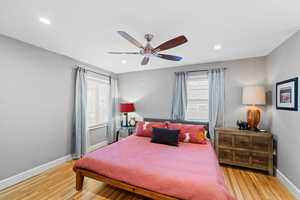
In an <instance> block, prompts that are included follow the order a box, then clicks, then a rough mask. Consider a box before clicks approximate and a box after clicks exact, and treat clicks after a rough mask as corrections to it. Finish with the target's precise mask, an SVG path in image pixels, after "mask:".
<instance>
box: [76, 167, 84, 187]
mask: <svg viewBox="0 0 300 200" xmlns="http://www.w3.org/2000/svg"><path fill="white" fill-rule="evenodd" d="M83 179H84V176H83V175H82V174H81V173H80V172H79V171H77V172H76V190H77V191H79V190H81V189H82V186H83Z"/></svg>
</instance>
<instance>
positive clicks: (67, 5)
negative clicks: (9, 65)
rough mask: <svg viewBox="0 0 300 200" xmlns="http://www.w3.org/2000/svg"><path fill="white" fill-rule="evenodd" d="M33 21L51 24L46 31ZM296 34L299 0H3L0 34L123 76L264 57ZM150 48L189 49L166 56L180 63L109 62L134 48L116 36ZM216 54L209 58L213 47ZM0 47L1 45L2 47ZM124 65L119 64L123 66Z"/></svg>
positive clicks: (136, 59) (130, 59)
mask: <svg viewBox="0 0 300 200" xmlns="http://www.w3.org/2000/svg"><path fill="white" fill-rule="evenodd" d="M39 17H46V18H49V19H50V20H51V22H52V24H51V25H50V26H48V25H44V24H41V23H40V22H39ZM299 28H300V1H299V0H225V1H220V0H193V1H191V0H189V1H183V0H152V1H143V0H127V1H122V0H119V1H117V0H107V1H102V0H1V3H0V33H1V34H4V35H7V36H10V37H13V38H17V39H19V40H22V41H25V42H28V43H31V44H33V45H36V46H39V47H42V48H45V49H48V50H51V51H54V52H57V53H60V54H63V55H67V56H70V57H73V58H75V59H77V60H80V61H83V62H86V63H89V64H92V65H95V66H99V67H101V68H104V69H107V70H110V71H113V72H116V73H121V72H129V71H137V70H144V69H154V68H163V67H173V66H179V65H186V64H194V63H203V62H212V61H221V60H222V61H223V60H231V59H239V58H246V57H255V56H264V55H267V54H268V53H269V52H270V51H271V50H273V49H274V48H276V47H277V46H278V45H279V44H280V43H281V42H283V41H284V40H285V39H287V38H288V37H289V36H291V34H293V33H294V32H295V31H296V30H298V29H299ZM118 30H123V31H126V32H128V33H129V34H131V35H132V36H134V37H135V38H136V39H138V40H139V41H141V42H143V43H144V42H145V40H144V34H145V33H153V34H154V35H155V37H154V39H153V41H152V44H153V46H154V47H155V46H157V45H159V44H160V43H162V42H164V41H166V40H169V39H171V38H173V37H176V36H179V35H185V36H186V37H187V38H188V40H189V41H188V43H186V44H184V45H182V46H179V47H176V48H174V49H172V50H167V51H165V52H164V53H167V54H174V55H178V56H182V57H183V58H184V59H183V60H182V61H180V62H174V61H167V60H162V59H159V58H151V60H150V64H149V65H148V66H140V62H141V59H142V57H141V56H140V55H126V56H125V55H109V54H107V52H108V51H135V50H137V48H136V47H135V46H133V45H132V44H130V43H129V42H128V41H126V40H125V39H123V38H121V37H120V36H119V35H118V34H117V33H116V31H118ZM218 43H220V44H222V47H223V48H222V50H219V51H214V50H213V46H214V45H215V44H218ZM0 45H1V44H0ZM124 59H125V60H127V63H126V64H122V63H121V61H122V60H124Z"/></svg>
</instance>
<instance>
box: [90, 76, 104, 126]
mask: <svg viewBox="0 0 300 200" xmlns="http://www.w3.org/2000/svg"><path fill="white" fill-rule="evenodd" d="M109 93H110V83H109V79H108V78H106V77H103V78H98V77H97V78H95V77H92V76H88V77H87V112H88V125H89V127H94V126H98V125H100V124H105V123H108V117H109V116H108V113H109V110H108V109H109Z"/></svg>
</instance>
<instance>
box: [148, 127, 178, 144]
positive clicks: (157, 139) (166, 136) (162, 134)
mask: <svg viewBox="0 0 300 200" xmlns="http://www.w3.org/2000/svg"><path fill="white" fill-rule="evenodd" d="M179 133H180V130H171V129H165V128H153V132H152V136H151V142H153V143H159V144H166V145H171V146H178V143H179Z"/></svg>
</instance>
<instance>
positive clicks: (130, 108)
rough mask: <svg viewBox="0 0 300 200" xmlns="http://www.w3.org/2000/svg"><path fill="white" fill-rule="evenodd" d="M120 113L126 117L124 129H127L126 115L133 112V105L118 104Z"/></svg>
mask: <svg viewBox="0 0 300 200" xmlns="http://www.w3.org/2000/svg"><path fill="white" fill-rule="evenodd" d="M120 112H121V113H124V115H125V116H126V127H128V113H130V112H134V103H120Z"/></svg>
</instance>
